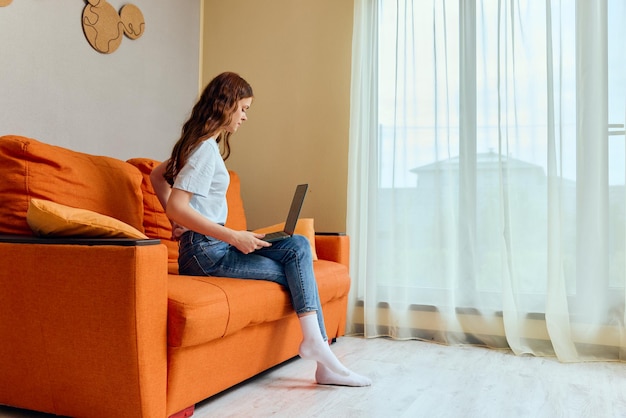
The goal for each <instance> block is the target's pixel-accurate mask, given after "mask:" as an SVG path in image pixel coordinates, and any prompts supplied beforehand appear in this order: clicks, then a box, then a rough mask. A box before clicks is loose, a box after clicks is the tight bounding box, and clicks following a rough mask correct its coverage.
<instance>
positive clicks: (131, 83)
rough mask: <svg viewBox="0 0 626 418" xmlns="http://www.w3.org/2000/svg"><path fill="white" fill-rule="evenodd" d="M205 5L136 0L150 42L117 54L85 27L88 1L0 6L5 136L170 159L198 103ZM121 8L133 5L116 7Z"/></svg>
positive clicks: (0, 113)
mask: <svg viewBox="0 0 626 418" xmlns="http://www.w3.org/2000/svg"><path fill="white" fill-rule="evenodd" d="M200 1H201V0H184V1H171V0H167V1H166V0H131V3H132V4H134V5H136V6H137V7H139V9H141V11H142V13H143V15H144V18H145V22H146V29H145V33H144V34H143V36H142V37H140V38H139V39H137V40H131V39H130V38H127V37H124V39H123V41H122V43H121V45H120V47H119V48H118V49H117V51H115V52H113V53H112V54H101V53H99V52H97V51H96V50H94V49H93V48H92V47H91V45H90V44H89V43H88V41H87V39H86V38H85V36H84V34H83V30H82V20H81V19H82V13H83V9H84V7H85V5H86V4H87V2H86V1H76V0H53V1H39V0H16V1H14V2H12V3H11V4H10V5H9V6H7V7H0V135H5V134H17V135H23V136H28V137H31V138H35V139H38V140H40V141H43V142H47V143H50V144H55V145H59V146H63V147H67V148H71V149H74V150H77V151H81V152H87V153H92V154H98V155H108V156H112V157H116V158H121V159H128V158H131V157H151V158H157V159H164V158H166V157H167V156H168V155H169V152H170V150H171V148H172V145H173V143H174V141H175V140H176V139H177V137H178V136H179V134H180V128H181V126H182V123H183V122H184V120H185V119H186V117H187V115H188V113H189V111H190V110H191V107H192V106H193V104H194V103H195V101H196V98H197V94H198V80H199V50H200V47H199V43H200ZM109 3H110V4H111V5H112V6H113V7H114V8H115V9H116V10H118V11H119V9H120V8H121V7H122V6H123V5H125V4H127V3H128V1H126V0H109Z"/></svg>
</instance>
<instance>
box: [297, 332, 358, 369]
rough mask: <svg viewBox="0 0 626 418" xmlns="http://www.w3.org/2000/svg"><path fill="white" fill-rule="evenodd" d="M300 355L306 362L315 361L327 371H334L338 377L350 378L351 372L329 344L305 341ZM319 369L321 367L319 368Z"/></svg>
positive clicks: (320, 340) (320, 341)
mask: <svg viewBox="0 0 626 418" xmlns="http://www.w3.org/2000/svg"><path fill="white" fill-rule="evenodd" d="M298 354H300V357H302V358H303V359H305V360H315V361H316V362H317V363H318V365H319V364H322V365H323V366H325V369H327V370H329V371H332V372H333V373H334V374H336V375H338V376H349V375H350V370H348V369H347V368H346V367H345V366H344V365H343V364H341V362H340V361H339V360H338V359H337V357H335V353H333V352H332V351H331V349H330V347H329V346H328V343H327V342H326V341H324V340H322V339H321V338H320V339H306V338H305V339H304V340H302V344H300V350H298ZM318 369H319V367H318Z"/></svg>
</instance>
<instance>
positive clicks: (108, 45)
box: [0, 0, 146, 54]
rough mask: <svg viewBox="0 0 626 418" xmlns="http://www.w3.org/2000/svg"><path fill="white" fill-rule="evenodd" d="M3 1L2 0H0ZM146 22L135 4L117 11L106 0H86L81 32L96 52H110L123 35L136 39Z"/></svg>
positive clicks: (118, 44) (141, 32)
mask: <svg viewBox="0 0 626 418" xmlns="http://www.w3.org/2000/svg"><path fill="white" fill-rule="evenodd" d="M0 1H4V0H0ZM145 26H146V23H145V21H144V17H143V13H141V10H139V8H138V7H137V6H135V5H132V4H127V5H125V6H123V7H122V8H121V10H120V12H119V13H118V12H117V11H116V10H115V8H114V7H113V6H111V4H109V3H108V2H107V1H106V0H87V5H85V9H84V10H83V32H84V33H85V37H86V38H87V40H88V41H89V43H90V44H91V46H92V47H93V48H94V49H95V50H96V51H98V52H101V53H103V54H110V53H112V52H114V51H115V50H116V49H117V48H118V47H119V46H120V44H121V43H122V38H123V35H126V36H127V37H128V38H130V39H137V38H139V37H140V36H141V35H143V32H144V29H145Z"/></svg>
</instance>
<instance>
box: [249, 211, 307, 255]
mask: <svg viewBox="0 0 626 418" xmlns="http://www.w3.org/2000/svg"><path fill="white" fill-rule="evenodd" d="M283 229H285V223H284V222H283V223H280V224H276V225H272V226H266V227H265V228H259V229H255V230H254V232H256V233H259V234H269V233H270V232H278V231H282V230H283ZM294 233H296V234H298V235H304V236H305V237H307V239H308V240H309V244H310V245H311V254H312V255H313V261H315V260H317V252H316V251H315V228H313V218H301V219H298V223H297V224H296V230H295V231H294Z"/></svg>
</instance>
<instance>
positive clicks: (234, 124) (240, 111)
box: [226, 97, 252, 134]
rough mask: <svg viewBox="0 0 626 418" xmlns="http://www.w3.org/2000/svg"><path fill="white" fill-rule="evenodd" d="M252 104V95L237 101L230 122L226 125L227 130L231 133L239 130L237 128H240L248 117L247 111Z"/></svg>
mask: <svg viewBox="0 0 626 418" xmlns="http://www.w3.org/2000/svg"><path fill="white" fill-rule="evenodd" d="M251 104H252V97H246V98H245V99H241V100H239V101H238V102H237V108H236V109H235V112H234V113H233V115H232V117H231V119H230V124H229V125H228V126H227V127H226V131H228V132H230V133H231V134H233V133H235V132H237V129H239V127H240V126H241V124H242V123H243V122H244V121H245V120H247V119H248V116H247V115H246V112H247V111H248V109H250V105H251Z"/></svg>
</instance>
